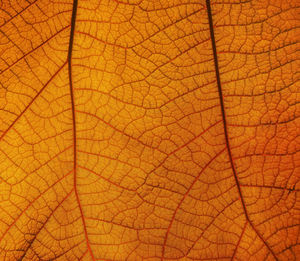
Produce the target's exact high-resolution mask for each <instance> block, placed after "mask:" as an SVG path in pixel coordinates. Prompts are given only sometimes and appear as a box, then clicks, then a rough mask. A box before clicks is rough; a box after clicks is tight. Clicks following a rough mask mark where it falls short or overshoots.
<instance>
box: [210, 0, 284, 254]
mask: <svg viewBox="0 0 300 261" xmlns="http://www.w3.org/2000/svg"><path fill="white" fill-rule="evenodd" d="M206 8H207V14H208V21H209V29H210V37H211V42H212V49H213V55H214V64H215V72H216V78H217V85H218V92H219V98H220V105H221V111H222V118H223V126H224V135H225V142H226V147H227V153H228V156H229V161H230V165H231V169H232V172H233V176H234V179H235V182H236V185H237V188H238V193H239V197H240V200H241V203H242V206H243V209H244V213H245V217H246V220H247V221H248V222H249V224H250V225H251V227H252V229H253V230H254V231H255V233H256V234H257V235H258V237H259V238H260V239H261V240H262V241H263V243H264V244H265V246H266V247H267V248H268V250H269V251H270V253H271V254H272V255H273V257H274V258H275V260H278V259H277V257H276V255H275V253H274V252H273V250H272V249H271V248H270V246H269V245H268V244H267V242H265V240H264V238H263V237H262V235H261V234H260V233H259V232H258V230H257V229H256V228H255V226H254V224H253V223H252V221H251V220H250V218H249V215H248V211H247V208H246V204H245V201H244V198H243V194H242V190H241V185H240V182H239V179H238V177H237V173H236V169H235V166H234V163H233V158H232V152H231V147H230V141H229V137H228V130H227V122H226V114H225V106H224V99H223V92H222V86H221V80H220V71H219V64H218V56H217V47H216V41H215V34H214V28H213V20H212V12H211V5H210V0H206Z"/></svg>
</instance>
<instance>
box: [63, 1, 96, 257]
mask: <svg viewBox="0 0 300 261" xmlns="http://www.w3.org/2000/svg"><path fill="white" fill-rule="evenodd" d="M77 6H78V0H74V1H73V10H72V18H71V32H70V38H69V49H68V58H67V59H68V73H69V85H70V97H71V106H72V121H73V122H72V124H73V146H74V151H73V155H74V158H73V162H74V166H73V168H74V169H73V171H74V191H75V195H76V200H77V202H78V206H79V210H80V214H81V219H82V224H83V229H84V234H85V240H86V244H87V248H88V251H89V253H90V255H91V257H92V260H95V258H94V255H93V252H92V249H91V246H90V243H89V238H88V233H87V230H86V224H85V218H84V215H83V211H82V207H81V203H80V198H79V195H78V190H77V175H76V174H77V173H76V172H77V142H76V141H77V138H76V115H75V102H74V92H73V80H72V51H73V42H74V31H75V23H76V14H77Z"/></svg>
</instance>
